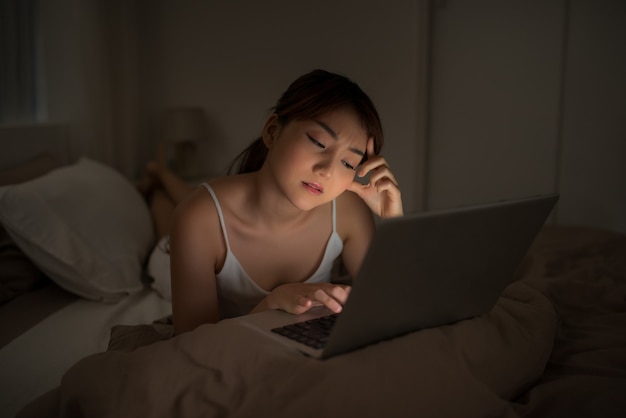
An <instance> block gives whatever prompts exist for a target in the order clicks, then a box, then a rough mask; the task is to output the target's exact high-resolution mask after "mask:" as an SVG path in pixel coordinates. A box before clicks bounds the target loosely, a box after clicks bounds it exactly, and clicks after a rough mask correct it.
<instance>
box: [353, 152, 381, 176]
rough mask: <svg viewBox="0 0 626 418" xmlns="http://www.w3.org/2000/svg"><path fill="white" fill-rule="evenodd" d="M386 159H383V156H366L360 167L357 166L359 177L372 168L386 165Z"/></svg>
mask: <svg viewBox="0 0 626 418" xmlns="http://www.w3.org/2000/svg"><path fill="white" fill-rule="evenodd" d="M386 165H387V161H385V158H384V157H380V156H373V157H371V158H368V160H367V161H365V162H364V163H363V164H362V165H361V166H360V167H359V173H358V174H359V177H364V176H365V175H366V174H367V173H369V172H370V171H372V170H376V169H377V168H378V167H380V166H386Z"/></svg>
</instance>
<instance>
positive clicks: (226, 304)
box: [202, 183, 343, 319]
mask: <svg viewBox="0 0 626 418" xmlns="http://www.w3.org/2000/svg"><path fill="white" fill-rule="evenodd" d="M202 186H204V187H205V188H206V189H207V190H208V192H209V193H210V194H211V197H212V198H213V201H214V202H215V207H216V208H217V214H218V217H219V220H220V225H221V227H222V233H223V234H224V242H225V243H226V259H225V260H224V266H223V267H222V270H221V271H220V272H219V273H218V274H216V276H215V277H216V279H217V294H218V301H219V304H220V306H219V312H220V318H221V319H224V318H231V317H234V316H239V315H245V314H247V313H248V312H250V311H251V310H252V309H253V308H254V307H255V306H256V305H258V304H259V302H261V300H262V299H263V298H264V297H265V296H267V295H268V294H269V292H268V291H267V290H265V289H263V288H261V287H260V286H259V285H258V284H256V282H255V281H254V280H252V278H250V276H249V275H248V273H246V271H245V270H244V269H243V267H242V266H241V264H240V263H239V261H238V260H237V257H235V254H233V252H232V251H231V249H230V243H229V241H228V234H227V233H226V224H225V223H224V214H223V212H222V207H221V206H220V203H219V201H218V200H217V196H216V195H215V192H214V191H213V189H212V188H211V186H209V185H208V184H206V183H203V184H202ZM331 219H332V225H333V230H332V233H331V235H330V238H329V239H328V242H327V243H326V250H325V252H324V257H323V258H322V261H321V263H320V265H319V266H318V268H317V270H316V271H315V273H313V275H312V276H311V277H309V278H308V279H307V280H305V281H304V283H324V282H329V281H330V278H331V271H332V268H333V263H334V262H335V259H336V258H337V257H338V256H339V255H340V254H341V251H342V250H343V241H342V240H341V237H340V236H339V234H338V233H337V225H336V203H335V201H334V200H333V201H332V218H331Z"/></svg>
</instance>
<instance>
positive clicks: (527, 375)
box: [19, 230, 626, 417]
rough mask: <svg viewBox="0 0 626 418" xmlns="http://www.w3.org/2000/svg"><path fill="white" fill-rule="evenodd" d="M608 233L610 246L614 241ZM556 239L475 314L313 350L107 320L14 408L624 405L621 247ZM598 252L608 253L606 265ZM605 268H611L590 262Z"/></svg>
mask: <svg viewBox="0 0 626 418" xmlns="http://www.w3.org/2000/svg"><path fill="white" fill-rule="evenodd" d="M565 232H567V231H565ZM565 237H566V238H567V234H565ZM605 238H606V236H602V239H598V240H597V241H602V240H604V239H605ZM577 239H578V238H577ZM620 239H621V241H619V240H618V241H612V244H611V245H613V244H615V242H617V243H618V244H619V243H620V242H621V243H622V244H623V243H624V240H623V237H620ZM591 241H593V240H591ZM605 241H606V240H605ZM568 242H569V241H568V239H563V231H560V230H559V232H558V234H556V235H553V232H552V231H544V233H542V236H541V237H540V239H539V240H538V243H537V245H535V246H534V247H533V250H532V251H531V253H530V255H529V257H528V262H527V264H526V265H525V266H524V269H522V270H521V272H520V276H522V280H520V281H517V282H515V283H513V284H512V285H510V286H509V287H508V288H507V289H506V290H505V292H504V294H503V295H502V297H501V298H500V300H499V301H498V303H497V305H496V306H495V307H494V309H493V310H492V311H491V312H490V313H488V314H485V315H482V316H480V317H477V318H473V319H470V320H466V321H462V322H459V323H457V324H453V325H449V326H444V327H439V328H434V329H428V330H422V331H419V332H414V333H411V334H408V335H405V336H402V337H399V338H395V339H393V340H390V341H385V342H382V343H379V344H375V345H372V346H369V347H366V348H364V349H361V350H358V351H355V352H352V353H349V354H346V355H342V356H338V357H335V358H332V359H329V360H326V361H319V360H315V359H311V358H308V357H305V356H303V355H301V354H299V353H298V352H296V351H293V350H291V349H288V348H285V347H283V346H281V345H277V344H276V343H274V342H273V341H272V340H269V339H265V338H264V337H262V336H261V335H260V334H258V333H257V332H255V331H253V330H250V329H248V328H247V327H244V326H240V325H237V324H236V323H233V322H222V323H220V324H217V325H205V326H202V327H200V328H198V329H197V330H195V331H193V332H191V333H187V334H184V335H181V336H178V337H176V338H173V339H166V340H163V341H159V342H156V343H153V344H149V345H146V346H143V347H139V348H136V349H134V350H133V348H134V347H136V346H137V345H142V344H146V343H149V342H152V341H155V340H158V339H160V338H162V335H164V334H161V335H160V334H159V332H158V331H159V330H162V328H161V329H159V328H157V327H150V326H146V327H138V328H128V329H124V328H118V329H117V332H116V338H115V341H114V344H113V348H117V349H118V350H114V351H109V352H107V353H102V354H98V355H95V356H92V357H89V358H86V359H84V360H83V361H81V362H79V363H78V364H76V365H75V366H74V367H73V368H72V369H70V370H69V372H68V373H67V374H66V375H65V377H64V379H63V381H62V383H61V385H60V387H59V388H58V389H56V390H55V391H53V392H51V393H49V394H47V395H46V396H44V397H42V398H40V399H38V400H37V401H36V402H34V403H32V404H31V405H29V406H28V407H27V408H26V409H25V410H23V411H22V412H21V414H20V415H19V416H21V417H31V416H32V417H35V416H36V417H46V416H64V417H121V416H124V417H135V416H137V417H187V416H193V417H195V416H202V417H214V416H215V417H217V416H233V417H265V416H277V417H282V416H284V417H309V416H310V417H319V416H322V417H334V416H337V417H345V416H364V417H369V416H377V417H378V416H393V417H395V416H425V417H490V416H493V417H516V416H526V415H527V416H550V417H552V416H585V415H584V413H585V412H587V413H589V414H588V415H587V416H611V414H613V413H615V411H617V412H620V411H621V412H624V411H626V409H620V408H621V407H622V405H623V401H621V398H619V397H617V394H623V393H626V390H625V389H626V378H625V377H624V375H625V374H626V365H625V364H624V361H625V360H626V356H625V354H626V343H625V340H624V339H625V336H626V333H624V330H625V329H626V328H625V327H624V324H625V323H626V318H624V312H626V310H625V309H624V303H625V300H626V299H625V297H624V295H625V294H626V293H624V287H625V285H626V280H625V279H624V278H625V277H626V274H624V273H625V272H624V271H623V270H620V268H621V267H620V266H621V265H620V264H619V257H620V255H619V254H622V253H619V252H618V253H617V255H615V254H613V255H611V254H612V253H610V251H612V250H608V249H607V248H606V247H602V248H600V249H599V250H598V248H595V249H593V251H592V252H591V253H593V252H594V251H596V250H597V251H596V253H594V254H595V255H590V254H591V253H589V245H588V244H589V242H587V241H586V246H585V247H584V248H583V249H581V248H574V249H572V248H569V247H567V245H564V244H567V243H568ZM594 242H595V241H594ZM592 244H593V243H592ZM620 245H621V244H619V245H617V247H620ZM563 247H567V248H566V251H565V253H563V251H562V248H563ZM570 247H571V246H570ZM614 247H615V245H614V246H613V247H611V248H614ZM623 248H624V249H626V246H624V247H623ZM607 251H608V252H609V255H607ZM620 251H621V250H620ZM594 257H595V258H594ZM607 257H608V258H607ZM611 257H614V258H615V257H617V259H618V261H615V262H614V263H612V264H611V262H610V261H611ZM590 260H591V261H590ZM572 263H573V264H574V265H572ZM581 265H582V266H583V267H582V268H581V267H580V266H581ZM590 265H594V266H596V267H597V268H595V269H593V268H591V267H590ZM607 266H608V267H607ZM611 266H612V267H611ZM606 268H608V269H609V270H611V269H613V270H611V271H613V273H611V274H612V275H613V276H615V277H613V276H611V274H608V273H606V274H604V273H602V274H600V272H599V271H598V269H600V270H601V272H605V270H603V269H606ZM581 271H582V272H581ZM572 274H574V276H572ZM555 308H556V310H555ZM557 310H558V313H557ZM559 318H560V320H559ZM165 327H166V328H165V330H166V331H167V326H165ZM555 336H556V338H555ZM553 343H554V344H556V345H555V350H554V353H553V350H552V348H553ZM546 364H548V368H547V370H546V373H544V369H545V367H546ZM563 369H565V370H563ZM587 385H590V386H587ZM611 385H612V387H613V388H612V389H611ZM583 388H588V390H590V391H591V395H592V396H591V398H590V397H589V396H585V395H588V394H589V393H588V392H585V390H583ZM603 401H605V402H607V403H606V404H604V403H603ZM572 402H573V405H574V406H573V407H571V408H570V407H569V406H568V405H569V404H570V403H572ZM620 402H621V403H620ZM593 408H596V409H593ZM598 411H601V412H604V414H603V413H600V414H599V415H598V414H596V413H595V412H598ZM592 412H593V413H592ZM616 416H618V415H616Z"/></svg>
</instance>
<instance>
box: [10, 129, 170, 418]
mask: <svg viewBox="0 0 626 418" xmlns="http://www.w3.org/2000/svg"><path fill="white" fill-rule="evenodd" d="M0 139H1V141H2V143H3V144H8V145H5V146H4V147H3V149H4V151H3V153H2V154H1V155H0V370H1V377H0V387H1V388H2V391H0V416H1V417H13V416H15V414H16V413H17V412H18V411H19V409H21V408H22V407H23V406H24V405H25V404H27V403H28V402H30V401H31V400H32V399H34V398H35V397H37V396H39V395H40V394H42V393H44V392H46V391H48V390H50V389H52V388H54V387H55V386H57V385H58V384H59V383H60V381H61V377H62V376H63V373H65V372H66V371H67V369H68V368H70V367H71V366H72V365H73V364H74V363H76V362H77V361H79V360H80V359H82V358H84V357H85V356H87V355H90V354H94V353H97V352H101V351H104V350H106V348H107V345H108V342H109V338H110V331H111V328H112V327H114V326H115V325H117V324H129V325H133V324H142V323H150V322H151V321H153V320H154V319H155V318H158V317H164V316H167V315H169V314H170V313H171V305H170V303H169V302H167V301H166V300H164V299H162V298H161V297H159V296H158V295H157V293H156V292H155V291H153V290H152V289H151V287H150V286H149V285H148V283H149V282H148V281H147V280H146V277H145V274H144V273H143V272H144V268H143V263H144V260H145V257H146V254H147V253H148V252H149V251H150V249H151V248H152V246H153V245H154V240H155V237H154V232H153V228H152V224H151V220H150V214H149V211H148V209H147V206H146V205H145V203H144V202H143V200H142V198H141V196H140V195H139V193H137V192H136V190H135V188H134V186H133V184H132V183H131V182H130V181H128V180H126V179H124V178H123V177H122V176H121V175H120V174H118V173H117V172H116V171H115V170H113V169H112V168H110V167H108V166H106V165H104V164H101V163H98V162H96V161H92V160H89V159H80V160H78V161H72V160H71V159H70V158H69V152H68V150H69V146H68V136H67V129H66V127H65V126H63V125H38V126H28V127H26V126H19V127H13V128H7V127H3V128H2V129H1V130H0ZM107 199H109V200H110V201H109V202H106V200H107ZM124 230H126V231H124ZM105 255H106V256H105Z"/></svg>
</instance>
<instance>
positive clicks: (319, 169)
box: [313, 157, 333, 178]
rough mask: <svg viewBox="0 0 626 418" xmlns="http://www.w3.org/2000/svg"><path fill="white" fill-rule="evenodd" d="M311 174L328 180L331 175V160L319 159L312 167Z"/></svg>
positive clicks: (327, 158) (326, 158)
mask: <svg viewBox="0 0 626 418" xmlns="http://www.w3.org/2000/svg"><path fill="white" fill-rule="evenodd" d="M313 172H314V173H315V174H317V175H318V176H321V177H324V178H330V177H331V176H332V174H333V164H332V158H329V157H324V158H320V159H319V161H317V162H316V163H315V165H314V166H313Z"/></svg>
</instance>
